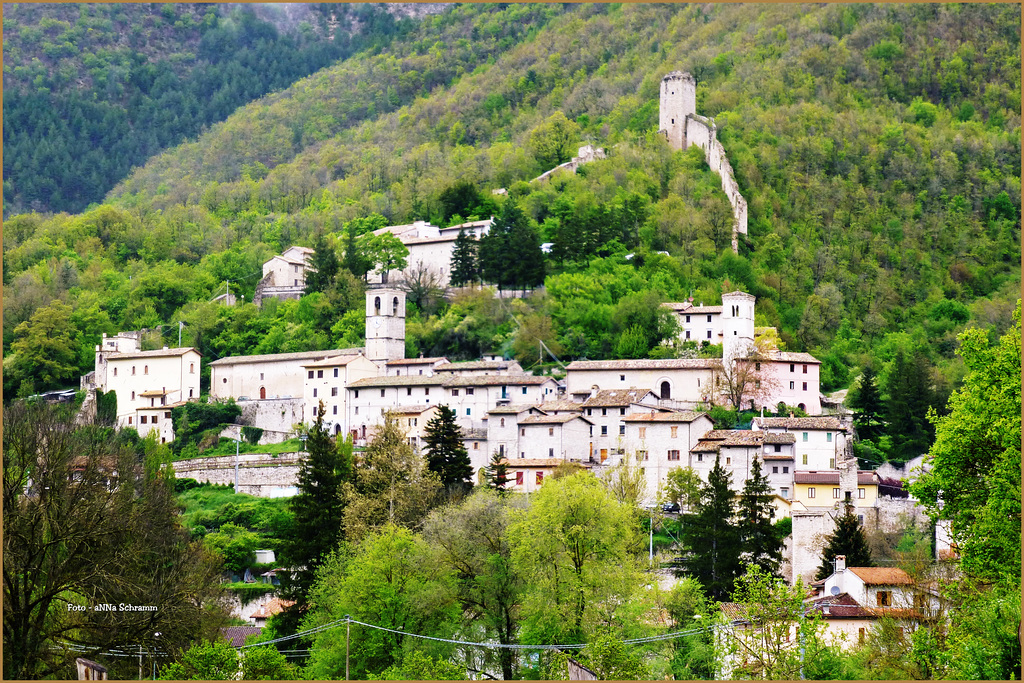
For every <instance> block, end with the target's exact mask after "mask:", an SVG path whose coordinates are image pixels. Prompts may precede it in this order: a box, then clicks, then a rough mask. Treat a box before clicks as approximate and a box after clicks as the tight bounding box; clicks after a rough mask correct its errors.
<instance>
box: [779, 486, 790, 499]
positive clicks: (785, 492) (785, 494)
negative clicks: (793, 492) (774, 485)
mask: <svg viewBox="0 0 1024 683" xmlns="http://www.w3.org/2000/svg"><path fill="white" fill-rule="evenodd" d="M779 493H781V494H782V497H783V498H785V499H787V500H788V499H789V488H788V487H786V486H783V487H782V488H781V489H779Z"/></svg>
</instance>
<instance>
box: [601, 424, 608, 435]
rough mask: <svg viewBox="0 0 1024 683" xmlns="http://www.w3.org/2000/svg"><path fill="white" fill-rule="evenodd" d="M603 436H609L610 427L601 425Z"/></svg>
mask: <svg viewBox="0 0 1024 683" xmlns="http://www.w3.org/2000/svg"><path fill="white" fill-rule="evenodd" d="M601 436H608V425H601Z"/></svg>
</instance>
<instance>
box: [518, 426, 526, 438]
mask: <svg viewBox="0 0 1024 683" xmlns="http://www.w3.org/2000/svg"><path fill="white" fill-rule="evenodd" d="M519 436H526V428H525V427H521V428H520V429H519Z"/></svg>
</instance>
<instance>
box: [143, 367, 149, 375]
mask: <svg viewBox="0 0 1024 683" xmlns="http://www.w3.org/2000/svg"><path fill="white" fill-rule="evenodd" d="M142 374H143V375H148V374H149V366H148V365H143V366H142Z"/></svg>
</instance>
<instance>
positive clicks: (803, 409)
mask: <svg viewBox="0 0 1024 683" xmlns="http://www.w3.org/2000/svg"><path fill="white" fill-rule="evenodd" d="M797 408H799V409H800V410H802V411H804V412H805V413H806V412H807V406H805V405H804V404H803V403H801V404H799V405H798V406H797Z"/></svg>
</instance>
